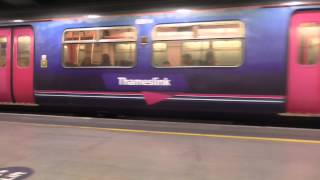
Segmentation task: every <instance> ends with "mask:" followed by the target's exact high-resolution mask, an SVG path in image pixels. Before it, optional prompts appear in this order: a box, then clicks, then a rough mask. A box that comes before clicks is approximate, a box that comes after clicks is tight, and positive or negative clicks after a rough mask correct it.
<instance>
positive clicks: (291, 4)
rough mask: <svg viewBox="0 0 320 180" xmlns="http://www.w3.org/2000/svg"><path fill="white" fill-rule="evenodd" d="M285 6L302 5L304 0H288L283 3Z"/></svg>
mask: <svg viewBox="0 0 320 180" xmlns="http://www.w3.org/2000/svg"><path fill="white" fill-rule="evenodd" d="M284 4H285V5H287V6H299V5H303V4H304V2H302V1H290V2H286V3H284Z"/></svg>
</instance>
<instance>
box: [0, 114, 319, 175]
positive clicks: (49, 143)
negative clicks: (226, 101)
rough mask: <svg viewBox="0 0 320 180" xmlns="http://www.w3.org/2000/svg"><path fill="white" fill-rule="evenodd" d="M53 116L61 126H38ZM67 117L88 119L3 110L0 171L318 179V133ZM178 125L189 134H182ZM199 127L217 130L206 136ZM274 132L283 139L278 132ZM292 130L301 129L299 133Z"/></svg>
mask: <svg viewBox="0 0 320 180" xmlns="http://www.w3.org/2000/svg"><path fill="white" fill-rule="evenodd" d="M50 118H51V119H56V120H57V121H58V122H59V123H56V124H55V125H54V124H42V123H41V124H40V123H39V121H43V122H46V121H47V120H48V119H50ZM63 119H65V120H66V121H69V122H73V123H75V122H79V123H80V122H81V121H83V122H88V121H89V119H90V118H89V119H88V118H78V117H75V118H70V117H54V116H33V115H27V116H23V115H6V114H0V155H1V158H0V168H5V167H12V166H22V167H28V168H31V169H33V171H34V174H33V175H32V176H30V177H29V178H27V179H30V180H214V179H217V180H272V179H276V180H278V179H281V180H301V179H303V180H319V177H320V171H319V167H320V140H319V139H320V136H319V135H320V131H319V130H306V129H299V130H298V129H293V128H292V129H290V128H288V129H286V128H266V127H242V126H238V127H232V126H227V125H208V124H202V125H199V124H193V125H192V124H188V123H165V122H145V121H119V124H120V125H122V126H124V124H126V123H127V124H131V125H130V127H134V124H136V127H144V128H145V129H144V130H141V129H140V130H134V129H133V128H131V129H117V128H116V125H115V124H117V123H115V121H114V120H108V119H103V123H106V122H112V123H110V124H112V126H110V127H111V128H108V125H107V124H108V123H106V124H104V126H103V127H102V128H97V127H89V126H83V125H82V126H80V125H79V124H77V125H72V126H71V125H70V124H68V125H63V124H61V122H62V121H63ZM9 121H11V122H9ZM23 121H25V122H23ZM30 121H35V122H36V123H35V122H30ZM97 121H98V120H96V119H91V122H97ZM52 122H53V120H52ZM57 124H59V125H57ZM157 124H158V125H157ZM122 126H121V127H122ZM148 126H150V127H152V128H150V129H152V130H148ZM156 126H160V127H161V128H165V126H171V128H172V127H174V128H176V129H177V132H172V131H171V132H169V131H168V132H164V131H156V130H155V127H156ZM192 126H193V127H194V128H192ZM119 127H120V126H119ZM179 127H184V130H185V129H188V130H189V132H185V131H183V130H181V131H180V132H179V131H178V129H179ZM186 127H188V128H186ZM232 128H233V129H234V130H235V132H237V131H236V129H238V131H239V129H240V131H241V129H245V130H246V131H247V133H248V134H243V133H242V134H241V133H240V134H241V135H239V133H238V134H236V135H234V134H230V132H232V130H231V129H232ZM192 129H195V131H192ZM199 129H200V130H203V131H205V130H206V131H205V132H211V131H212V133H214V132H215V131H216V132H219V134H212V133H211V134H201V133H199V131H200V130H199ZM224 129H225V132H226V133H225V134H223V132H224ZM210 130H211V131H210ZM253 132H263V133H264V134H263V136H262V135H261V134H259V133H258V136H254V134H257V133H253ZM280 132H282V133H280ZM250 133H251V134H250ZM268 133H269V134H268ZM277 134H278V135H279V137H280V138H279V137H275V135H277ZM295 134H300V138H297V137H295ZM303 134H305V135H306V136H303ZM269 136H270V137H269ZM284 136H285V137H284ZM290 137H294V138H290ZM303 137H312V139H306V138H303ZM317 138H319V139H317Z"/></svg>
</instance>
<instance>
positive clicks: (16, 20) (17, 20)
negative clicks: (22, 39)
mask: <svg viewBox="0 0 320 180" xmlns="http://www.w3.org/2000/svg"><path fill="white" fill-rule="evenodd" d="M12 22H15V23H20V22H24V20H22V19H15V20H13V21H12Z"/></svg>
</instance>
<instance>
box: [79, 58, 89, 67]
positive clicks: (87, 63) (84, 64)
mask: <svg viewBox="0 0 320 180" xmlns="http://www.w3.org/2000/svg"><path fill="white" fill-rule="evenodd" d="M90 65H91V58H90V57H85V58H84V59H83V61H82V63H81V66H90Z"/></svg>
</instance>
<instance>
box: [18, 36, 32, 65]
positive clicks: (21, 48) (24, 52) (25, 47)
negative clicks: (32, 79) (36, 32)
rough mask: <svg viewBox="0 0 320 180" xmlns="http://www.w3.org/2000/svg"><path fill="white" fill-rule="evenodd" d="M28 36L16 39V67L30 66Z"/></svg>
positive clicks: (29, 38)
mask: <svg viewBox="0 0 320 180" xmlns="http://www.w3.org/2000/svg"><path fill="white" fill-rule="evenodd" d="M30 44H31V37H30V36H19V37H18V65H19V66H20V67H27V66H29V64H30Z"/></svg>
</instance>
